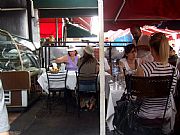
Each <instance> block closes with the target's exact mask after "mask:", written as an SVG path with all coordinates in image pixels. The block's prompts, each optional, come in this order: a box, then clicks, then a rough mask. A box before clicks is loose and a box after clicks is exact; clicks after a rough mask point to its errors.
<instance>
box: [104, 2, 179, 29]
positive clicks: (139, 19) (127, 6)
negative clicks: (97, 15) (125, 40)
mask: <svg viewBox="0 0 180 135" xmlns="http://www.w3.org/2000/svg"><path fill="white" fill-rule="evenodd" d="M179 5H180V1H179V0H173V1H172V0H104V21H105V22H104V24H105V31H108V30H117V29H126V28H128V27H131V26H132V25H137V24H138V25H140V26H143V25H152V24H154V23H159V22H160V21H161V20H175V19H176V20H177V19H180V14H179V13H180V8H179Z"/></svg>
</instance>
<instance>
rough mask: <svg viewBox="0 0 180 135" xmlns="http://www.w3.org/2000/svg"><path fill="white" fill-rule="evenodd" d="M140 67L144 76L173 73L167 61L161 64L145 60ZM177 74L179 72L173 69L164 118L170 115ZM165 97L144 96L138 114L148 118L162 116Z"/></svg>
mask: <svg viewBox="0 0 180 135" xmlns="http://www.w3.org/2000/svg"><path fill="white" fill-rule="evenodd" d="M140 67H141V68H142V69H143V70H144V76H146V77H150V76H168V75H172V74H173V67H174V66H172V65H170V64H169V63H167V64H165V65H163V64H161V63H160V62H147V63H144V64H142V65H140ZM178 76H179V72H178V70H177V69H175V72H174V76H173V82H172V86H171V93H172V94H171V95H170V98H169V102H168V107H167V112H166V116H165V117H166V118H169V117H171V113H172V102H173V101H172V100H173V96H172V95H173V94H174V93H175V86H176V83H177V79H178ZM166 100H167V98H145V99H144V100H143V103H142V105H141V108H140V111H139V114H138V115H139V116H140V117H143V118H148V119H155V118H162V117H163V113H164V109H165V105H166Z"/></svg>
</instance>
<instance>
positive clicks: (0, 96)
mask: <svg viewBox="0 0 180 135" xmlns="http://www.w3.org/2000/svg"><path fill="white" fill-rule="evenodd" d="M8 131H9V122H8V114H7V110H6V106H5V103H4V91H3V88H2V83H1V80H0V135H9V132H8Z"/></svg>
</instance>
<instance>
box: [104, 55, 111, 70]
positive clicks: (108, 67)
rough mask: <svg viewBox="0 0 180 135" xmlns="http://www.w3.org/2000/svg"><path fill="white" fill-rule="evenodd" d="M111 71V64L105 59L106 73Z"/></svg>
mask: <svg viewBox="0 0 180 135" xmlns="http://www.w3.org/2000/svg"><path fill="white" fill-rule="evenodd" d="M108 70H110V66H109V63H108V61H107V59H106V58H104V71H108Z"/></svg>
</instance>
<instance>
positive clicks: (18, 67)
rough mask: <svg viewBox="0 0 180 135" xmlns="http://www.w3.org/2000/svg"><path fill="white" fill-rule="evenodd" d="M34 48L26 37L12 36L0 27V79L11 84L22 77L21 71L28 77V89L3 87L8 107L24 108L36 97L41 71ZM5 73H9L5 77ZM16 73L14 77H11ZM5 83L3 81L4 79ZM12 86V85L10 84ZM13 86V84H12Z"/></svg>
mask: <svg viewBox="0 0 180 135" xmlns="http://www.w3.org/2000/svg"><path fill="white" fill-rule="evenodd" d="M35 51H36V48H35V46H34V44H33V43H32V42H30V41H28V40H27V39H23V38H21V37H17V36H13V35H11V34H10V33H9V32H7V31H5V30H1V29H0V79H1V80H2V84H3V80H5V78H6V81H8V82H7V83H8V84H9V86H11V85H12V84H11V83H12V81H10V80H12V79H13V80H16V82H17V81H18V79H21V80H25V79H22V78H23V77H21V74H20V73H21V71H22V72H24V71H25V72H26V74H28V77H27V75H26V76H24V77H25V78H26V79H27V78H30V81H29V84H28V85H29V86H30V90H26V89H23V88H22V90H13V87H12V89H8V90H7V89H4V93H5V103H6V104H7V106H8V108H12V107H13V108H17V107H18V108H22V107H23V108H24V107H28V105H29V104H30V103H32V101H34V100H35V99H37V97H38V92H37V89H36V84H37V77H38V74H39V73H40V72H41V70H40V64H39V59H38V57H37V56H36V55H35V53H34V52H35ZM6 74H10V75H9V76H8V77H9V78H7V77H5V75H6ZM14 74H16V76H15V77H12V76H13V75H14ZM4 84H5V81H4ZM18 85H19V86H22V85H23V84H18ZM12 86H14V85H12ZM14 87H15V86H14Z"/></svg>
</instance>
